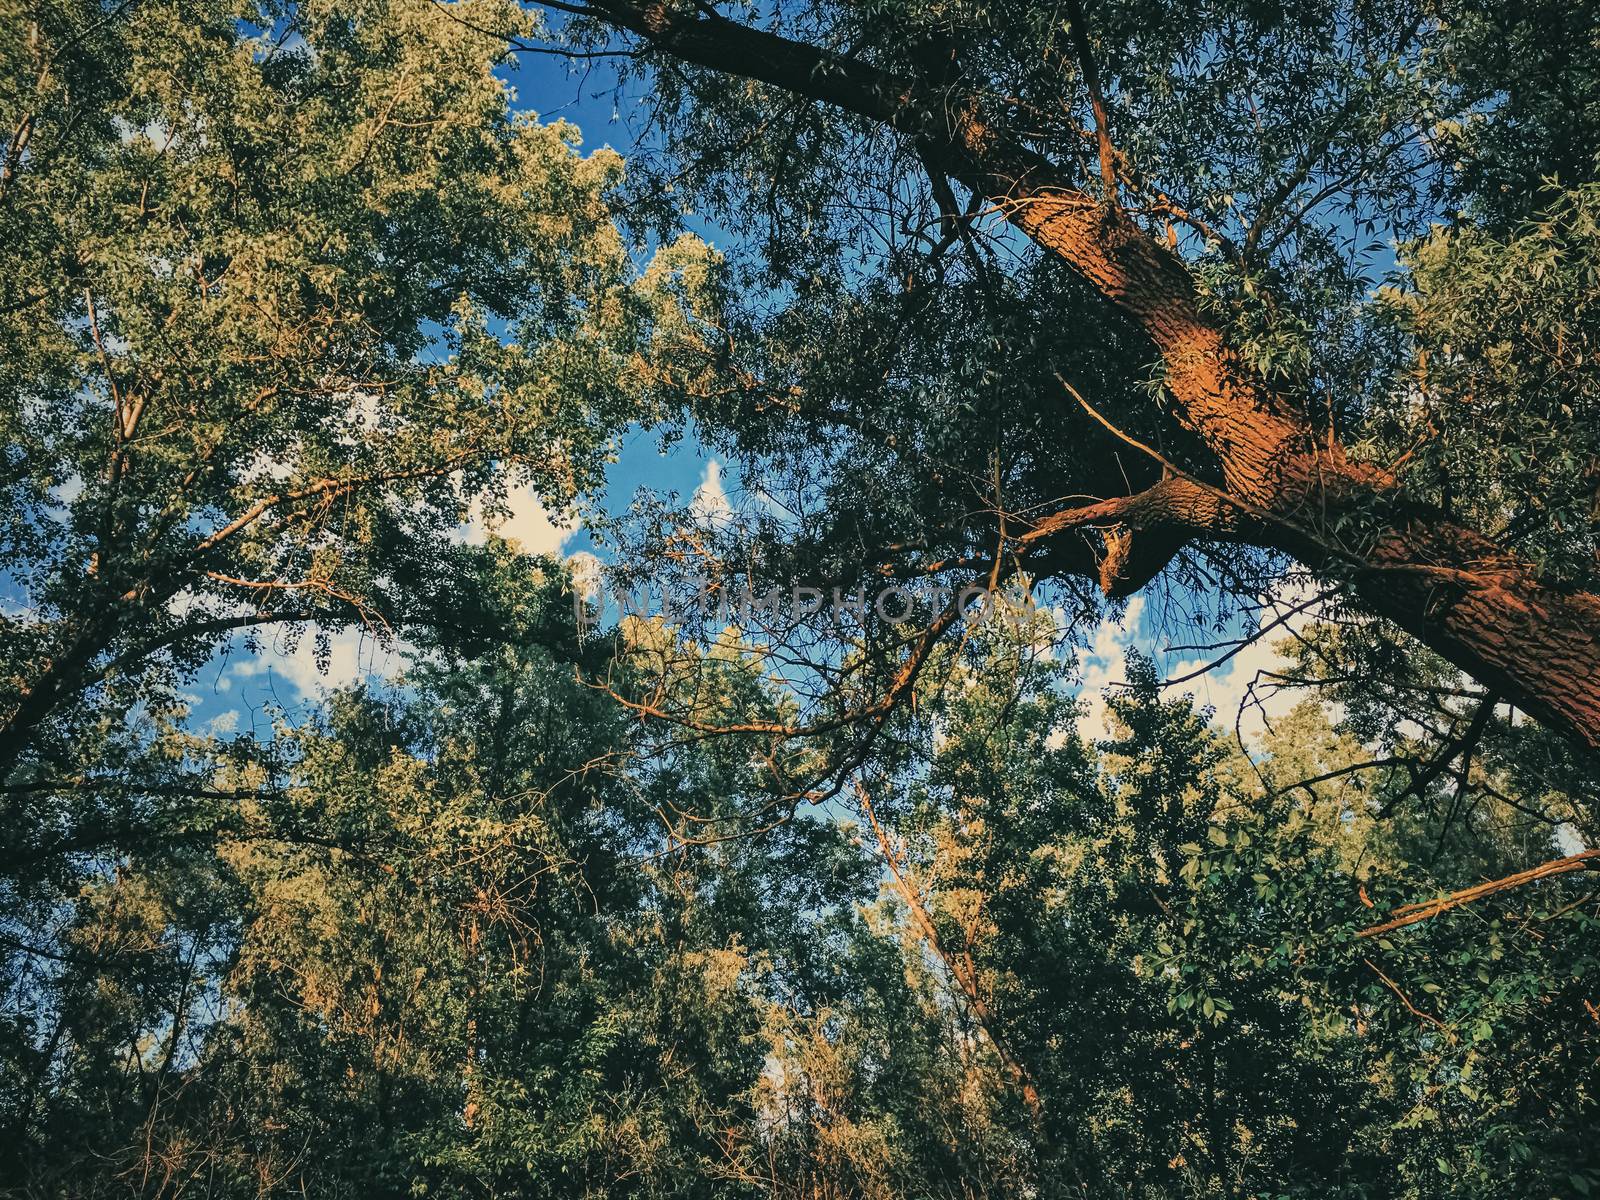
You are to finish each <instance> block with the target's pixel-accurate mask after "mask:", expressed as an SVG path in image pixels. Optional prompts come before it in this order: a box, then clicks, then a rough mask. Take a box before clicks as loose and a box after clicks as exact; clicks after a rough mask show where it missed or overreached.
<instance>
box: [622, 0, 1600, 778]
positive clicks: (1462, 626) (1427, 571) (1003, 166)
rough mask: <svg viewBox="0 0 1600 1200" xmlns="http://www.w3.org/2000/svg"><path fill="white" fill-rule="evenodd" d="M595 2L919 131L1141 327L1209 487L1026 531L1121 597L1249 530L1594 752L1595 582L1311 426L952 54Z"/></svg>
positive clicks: (1597, 677) (746, 71) (686, 45)
mask: <svg viewBox="0 0 1600 1200" xmlns="http://www.w3.org/2000/svg"><path fill="white" fill-rule="evenodd" d="M592 11H593V12H595V13H596V14H597V15H599V16H601V17H603V18H604V19H606V20H608V21H610V22H611V23H613V24H614V25H616V26H618V27H619V28H621V29H624V30H628V31H631V32H633V33H634V34H637V35H639V36H641V37H643V38H644V39H646V40H647V41H648V42H649V43H650V44H651V45H653V46H654V47H656V48H657V49H659V50H661V51H662V52H664V53H666V54H669V55H672V56H674V57H676V58H678V59H680V60H682V61H685V62H688V63H692V64H697V65H700V66H703V67H707V68H710V69H713V70H717V71H723V72H727V73H730V74H735V75H740V76H744V77H748V78H753V79H756V80H760V81H762V82H765V83H768V84H771V85H773V86H776V87H780V88H783V89H786V90H788V91H790V92H793V93H795V94H797V95H801V96H805V97H808V98H810V99H813V100H816V101H819V102H823V103H827V104H831V105H834V106H836V107H838V108H840V109H843V110H845V111H847V112H849V113H853V114H855V115H856V116H859V117H863V118H866V119H868V120H872V121H876V122H879V123H881V124H883V125H886V126H888V127H890V128H893V129H895V130H897V131H899V132H900V133H902V134H904V135H906V136H907V137H909V138H911V139H913V140H914V141H915V142H916V143H917V147H918V149H919V151H920V152H921V154H922V156H923V158H924V160H925V161H927V162H928V163H930V164H932V166H933V167H934V169H936V170H938V171H941V172H944V173H946V174H947V175H948V176H949V177H950V178H952V179H954V180H956V181H958V182H959V183H961V184H962V185H963V186H965V187H966V188H968V189H970V190H971V191H972V192H974V193H975V194H978V195H982V196H984V197H986V198H988V199H989V200H990V201H991V202H993V203H994V204H995V205H996V206H997V207H998V208H999V209H1000V210H1001V211H1002V212H1004V213H1005V215H1006V216H1007V218H1008V219H1009V220H1010V221H1011V222H1012V223H1013V224H1014V225H1016V227H1017V228H1018V229H1020V230H1021V231H1023V232H1024V233H1026V234H1027V235H1028V236H1029V237H1030V238H1032V239H1033V240H1034V241H1035V242H1036V243H1037V244H1038V245H1039V246H1041V247H1042V248H1044V249H1045V250H1048V251H1049V252H1051V253H1053V254H1055V255H1057V256H1058V257H1060V258H1061V259H1062V260H1063V261H1064V262H1065V263H1066V264H1068V265H1069V266H1070V267H1071V268H1072V269H1073V270H1074V271H1076V272H1077V273H1078V274H1079V275H1081V276H1082V277H1083V278H1084V279H1086V280H1087V281H1089V282H1090V283H1091V284H1092V285H1093V286H1094V287H1095V288H1096V289H1097V290H1098V291H1099V292H1100V293H1101V294H1102V295H1103V296H1105V297H1106V298H1107V299H1108V300H1109V301H1111V302H1112V303H1113V304H1115V305H1116V306H1118V307H1119V308H1120V309H1122V310H1123V311H1124V312H1125V313H1127V314H1128V315H1129V316H1131V317H1132V318H1133V319H1134V320H1135V321H1136V322H1137V323H1138V324H1139V326H1140V327H1141V328H1142V329H1143V330H1144V332H1145V333H1146V335H1147V336H1148V337H1149V338H1150V340H1151V342H1152V343H1153V344H1154V346H1155V348H1156V349H1157V351H1158V352H1159V354H1160V357H1161V360H1162V362H1163V365H1164V368H1165V383H1166V387H1167V389H1168V391H1169V393H1170V398H1171V403H1170V405H1169V406H1168V407H1169V411H1170V414H1171V416H1172V417H1173V418H1174V419H1175V420H1176V421H1177V422H1178V423H1179V424H1181V425H1182V426H1183V427H1185V428H1186V429H1188V430H1190V431H1192V432H1193V433H1194V434H1196V435H1197V436H1198V437H1199V439H1200V440H1201V441H1202V442H1203V443H1204V445H1205V446H1206V447H1207V449H1208V450H1209V451H1210V452H1211V454H1212V455H1213V456H1214V457H1215V464H1214V465H1215V470H1216V474H1217V477H1218V478H1220V480H1221V487H1220V488H1211V487H1209V486H1208V485H1203V484H1200V483H1199V481H1196V480H1171V479H1169V480H1164V481H1163V483H1162V484H1160V485H1157V487H1155V488H1151V489H1149V490H1148V491H1147V492H1145V493H1141V494H1139V495H1138V496H1133V497H1124V498H1121V499H1119V500H1115V501H1108V502H1107V503H1106V505H1104V506H1088V507H1087V508H1079V509H1072V510H1068V511H1067V512H1065V513H1063V514H1058V517H1057V518H1055V519H1053V522H1044V523H1041V526H1040V529H1045V530H1046V532H1039V530H1035V532H1034V533H1033V534H1032V535H1030V537H1031V540H1032V541H1034V542H1035V543H1043V542H1044V541H1045V539H1046V538H1047V537H1048V534H1049V533H1050V532H1061V531H1065V530H1078V529H1082V528H1084V527H1085V526H1088V525H1094V526H1097V527H1101V528H1103V529H1105V530H1106V531H1107V533H1108V534H1109V536H1108V537H1107V549H1108V552H1107V553H1106V554H1105V555H1104V556H1103V558H1102V560H1101V562H1100V563H1099V566H1098V570H1097V572H1096V574H1097V577H1098V581H1099V582H1100V584H1101V586H1102V587H1104V588H1106V590H1108V591H1111V592H1118V593H1125V592H1127V591H1131V590H1135V589H1136V588H1137V587H1139V586H1142V585H1143V584H1144V583H1145V582H1147V581H1148V580H1149V578H1151V577H1153V575H1154V574H1155V573H1156V572H1158V571H1159V570H1160V568H1161V566H1162V565H1163V564H1164V563H1165V562H1166V561H1167V560H1168V559H1169V558H1170V556H1171V554H1172V553H1174V552H1175V551H1176V549H1177V548H1178V547H1179V546H1181V545H1182V544H1183V542H1184V541H1185V540H1187V539H1192V538H1205V539H1213V538H1222V539H1233V540H1240V541H1247V542H1250V543H1252V544H1256V545H1260V546H1263V547H1268V548H1272V549H1277V550H1282V551H1285V552H1287V553H1289V554H1292V555H1294V556H1295V557H1297V558H1299V559H1300V560H1301V561H1303V562H1305V563H1306V564H1307V565H1309V566H1311V567H1313V568H1317V569H1324V568H1326V569H1336V570H1338V571H1341V572H1343V573H1345V574H1347V575H1348V576H1349V577H1350V578H1351V580H1352V581H1353V582H1354V585H1355V588H1356V591H1357V593H1358V595H1359V596H1360V598H1361V600H1362V601H1363V602H1364V603H1365V604H1366V605H1367V606H1368V607H1369V608H1370V609H1371V610H1372V611H1373V612H1374V613H1376V614H1378V615H1380V616H1382V617H1385V618H1388V619H1389V620H1391V621H1393V622H1394V623H1395V624H1396V625H1398V626H1400V627H1401V628H1402V629H1405V630H1406V631H1407V632H1409V633H1411V634H1413V635H1414V636H1415V637H1417V638H1418V639H1419V640H1420V641H1421V642H1423V643H1424V644H1425V645H1427V646H1429V647H1430V648H1432V649H1433V650H1435V651H1437V652H1438V653H1440V654H1441V655H1443V656H1444V657H1445V658H1446V659H1448V660H1449V661H1450V662H1452V663H1454V664H1455V665H1456V666H1458V667H1460V668H1461V669H1462V670H1464V671H1466V672H1467V673H1468V674H1470V675H1472V676H1473V677H1475V678H1476V679H1478V680H1479V681H1480V682H1481V683H1483V684H1485V685H1487V686H1488V687H1490V688H1492V689H1493V690H1495V691H1496V692H1498V693H1500V694H1501V695H1503V696H1504V697H1505V698H1506V699H1507V700H1508V701H1510V702H1511V703H1513V704H1515V705H1516V706H1517V707H1519V708H1521V709H1523V710H1525V711H1526V712H1528V713H1530V714H1532V715H1533V716H1535V717H1537V718H1538V719H1539V720H1541V721H1543V722H1545V723H1546V724H1547V725H1549V726H1550V727H1551V728H1553V729H1556V730H1558V731H1560V732H1562V733H1563V734H1565V735H1566V736H1568V737H1569V738H1571V739H1572V740H1574V741H1575V742H1577V743H1579V744H1580V745H1583V746H1585V747H1588V748H1589V749H1592V750H1600V596H1596V595H1594V594H1592V593H1587V592H1579V591H1569V590H1563V589H1562V588H1560V587H1559V586H1556V585H1552V584H1550V583H1548V582H1546V581H1544V580H1541V579H1540V577H1539V575H1538V573H1537V572H1536V571H1535V570H1534V569H1533V567H1532V566H1531V564H1529V563H1527V562H1526V561H1524V560H1522V559H1521V558H1519V557H1518V556H1517V555H1516V554H1515V553H1514V552H1513V551H1511V550H1508V549H1506V548H1503V547H1500V546H1498V545H1496V544H1495V543H1494V542H1492V541H1491V540H1490V539H1488V538H1486V537H1484V536H1483V535H1482V534H1479V533H1477V532H1475V531H1473V530H1471V529H1468V528H1465V527H1463V526H1460V525H1458V524H1455V523H1453V522H1452V521H1450V520H1449V519H1448V518H1446V517H1445V516H1444V515H1443V514H1441V513H1435V512H1424V511H1419V510H1417V509H1415V508H1414V507H1411V506H1408V505H1407V504H1406V503H1405V501H1404V498H1403V497H1402V496H1401V495H1400V489H1399V486H1398V482H1397V481H1396V480H1395V479H1394V478H1393V477H1392V476H1390V475H1389V474H1387V473H1386V472H1384V471H1382V470H1380V469H1378V468H1375V467H1372V466H1370V465H1367V464H1363V463H1359V462H1355V461H1352V460H1351V459H1350V458H1349V457H1348V456H1347V455H1346V453H1345V452H1344V450H1343V448H1342V447H1341V446H1340V445H1339V443H1338V442H1337V441H1335V440H1333V439H1329V438H1319V437H1317V436H1316V435H1315V433H1314V431H1313V430H1312V427H1311V424H1310V422H1309V421H1307V420H1306V419H1305V417H1304V414H1302V413H1301V412H1300V411H1299V410H1298V408H1297V406H1296V405H1295V404H1294V403H1293V402H1292V401H1291V400H1289V399H1288V398H1286V397H1284V396H1282V395H1279V394H1276V393H1275V392H1274V391H1272V389H1270V388H1268V387H1267V386H1265V385H1264V384H1263V383H1262V382H1261V381H1260V380H1259V379H1257V378H1255V377H1254V376H1253V375H1252V374H1251V373H1250V371H1249V370H1248V369H1247V368H1246V367H1245V365H1244V364H1243V363H1242V362H1241V361H1240V359H1239V357H1238V355H1237V353H1236V352H1235V351H1234V350H1233V349H1232V348H1231V347H1230V346H1229V344H1228V342H1227V339H1226V338H1225V337H1224V336H1223V334H1222V332H1221V331H1220V330H1219V329H1217V328H1216V326H1215V325H1214V324H1213V323H1212V322H1210V321H1209V320H1208V319H1207V318H1206V317H1205V315H1204V313H1202V311H1201V308H1200V305H1199V301H1198V297H1197V294H1196V291H1195V287H1194V282H1193V279H1192V277H1191V276H1190V274H1189V271H1188V269H1187V267H1186V266H1185V265H1184V263H1183V261H1182V259H1181V258H1180V257H1179V256H1178V255H1177V254H1176V253H1175V252H1174V251H1173V250H1172V249H1170V248H1169V247H1168V246H1166V245H1164V244H1163V243H1161V242H1159V241H1157V240H1156V239H1154V238H1152V237H1151V236H1149V235H1148V234H1147V233H1145V232H1144V231H1143V230H1142V229H1140V228H1138V227H1137V226H1136V225H1135V224H1134V223H1133V222H1132V221H1131V220H1129V219H1128V218H1127V217H1125V216H1124V215H1123V214H1121V213H1120V212H1119V211H1118V210H1117V209H1116V208H1115V207H1114V206H1111V205H1108V204H1107V203H1106V202H1105V201H1104V200H1103V199H1101V198H1098V197H1096V196H1093V195H1091V194H1089V193H1088V192H1087V191H1085V190H1084V189H1083V187H1082V186H1080V185H1079V184H1078V182H1077V181H1076V180H1075V179H1074V178H1073V176H1072V175H1071V174H1070V173H1069V172H1068V171H1066V170H1064V169H1062V168H1060V167H1058V166H1057V165H1056V164H1054V163H1053V162H1051V161H1050V160H1049V159H1047V158H1045V157H1044V156H1042V155H1040V154H1038V153H1037V152H1035V151H1033V150H1032V149H1031V148H1029V147H1028V146H1026V145H1024V144H1023V143H1022V142H1021V141H1020V139H1017V138H1015V137H1012V136H1010V135H1009V134H1008V133H1007V131H1005V130H1004V129H1001V128H997V127H996V126H995V125H993V124H992V123H990V122H989V121H988V120H987V119H986V118H985V116H984V113H983V110H982V106H981V104H980V102H979V100H978V98H977V96H976V95H974V94H972V93H970V92H967V91H964V90H963V88H962V85H961V83H960V72H959V69H957V68H956V67H955V66H954V65H953V60H952V62H950V63H946V64H945V65H944V67H942V68H941V69H939V70H936V71H935V70H930V71H928V72H927V74H926V77H925V78H913V77H910V76H902V75H898V74H894V73H891V72H888V71H885V70H883V69H881V68H878V67H876V66H873V65H871V64H868V63H864V62H861V61H860V60H857V59H854V58H851V57H848V56H845V55H840V54H835V53H833V52H831V51H828V50H825V49H821V48H819V47H816V46H812V45H809V44H806V43H802V42H797V41H794V40H792V39H788V38H784V37H781V36H779V35H776V34H772V33H768V32H765V31H762V30H758V29H753V28H750V27H748V26H744V25H741V24H739V23H737V22H735V21H731V20H728V19H727V18H724V17H721V16H717V15H714V14H711V13H709V12H707V11H706V10H704V9H702V10H701V12H700V15H694V14H693V13H691V12H690V11H688V10H686V9H681V8H675V7H672V6H669V5H667V4H663V3H650V4H627V3H610V2H606V0H602V2H601V3H598V4H596V5H594V6H593V8H592ZM1108 182H1109V181H1108ZM1357 512H1359V513H1361V514H1363V516H1364V517H1366V518H1368V520H1367V521H1366V522H1365V526H1366V528H1368V529H1369V530H1370V529H1371V528H1373V527H1374V525H1376V528H1377V533H1376V534H1369V535H1368V536H1367V538H1366V542H1365V544H1362V545H1355V546H1352V545H1346V544H1343V542H1342V541H1341V533H1340V529H1341V527H1342V524H1343V521H1342V519H1343V518H1346V517H1348V516H1350V515H1351V514H1354V513H1357ZM1372 518H1376V520H1375V521H1374V520H1372Z"/></svg>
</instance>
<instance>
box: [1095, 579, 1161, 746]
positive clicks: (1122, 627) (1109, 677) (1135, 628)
mask: <svg viewBox="0 0 1600 1200" xmlns="http://www.w3.org/2000/svg"><path fill="white" fill-rule="evenodd" d="M1143 616H1144V597H1143V596H1135V597H1134V598H1133V599H1131V600H1129V601H1128V611H1127V612H1125V613H1124V614H1123V616H1122V620H1120V621H1101V622H1100V627H1099V628H1098V629H1096V630H1095V632H1094V640H1093V641H1092V642H1090V643H1089V646H1088V648H1087V649H1085V650H1084V652H1083V655H1082V658H1081V662H1082V664H1083V690H1082V692H1081V693H1080V700H1081V701H1082V707H1083V713H1082V715H1081V716H1079V718H1078V729H1079V730H1080V731H1081V733H1082V734H1083V736H1084V738H1085V739H1087V740H1090V741H1092V740H1094V739H1095V738H1098V737H1100V736H1101V735H1102V734H1104V733H1105V732H1106V717H1107V710H1106V701H1105V694H1104V693H1105V690H1106V689H1107V688H1109V687H1115V686H1117V685H1118V684H1122V683H1126V682H1127V681H1128V664H1127V653H1128V650H1129V648H1131V647H1133V646H1136V645H1138V646H1140V648H1141V649H1144V650H1145V651H1146V652H1148V650H1149V647H1148V646H1147V645H1141V642H1142V641H1144V640H1146V639H1141V638H1140V636H1139V622H1140V620H1141V618H1142V617H1143Z"/></svg>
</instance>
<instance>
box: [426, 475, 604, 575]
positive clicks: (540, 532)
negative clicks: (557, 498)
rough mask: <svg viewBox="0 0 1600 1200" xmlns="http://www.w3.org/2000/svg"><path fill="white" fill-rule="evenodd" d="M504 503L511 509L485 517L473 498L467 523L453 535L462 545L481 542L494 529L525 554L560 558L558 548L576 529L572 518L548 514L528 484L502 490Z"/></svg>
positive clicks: (480, 504)
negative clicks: (504, 494)
mask: <svg viewBox="0 0 1600 1200" xmlns="http://www.w3.org/2000/svg"><path fill="white" fill-rule="evenodd" d="M506 505H507V507H508V508H509V509H510V510H511V511H510V515H509V516H503V517H489V516H487V515H485V513H484V511H483V501H482V499H481V498H479V499H476V500H474V501H473V502H472V507H471V509H470V511H469V513H468V516H467V523H466V524H465V525H462V526H460V527H458V529H457V530H456V536H457V537H458V538H459V539H460V540H461V541H462V542H464V543H465V544H466V545H469V546H481V545H483V544H484V543H485V542H486V541H488V540H489V535H490V534H491V533H494V534H498V535H499V536H500V537H503V538H505V539H506V540H507V541H510V542H516V543H517V544H518V545H519V546H521V547H522V549H523V551H524V552H525V553H527V554H548V555H550V556H552V557H554V558H560V557H561V548H562V547H563V546H565V545H566V543H567V542H568V540H570V539H571V537H572V535H573V534H574V533H576V532H577V531H578V523H577V521H576V520H574V519H573V518H571V517H570V516H567V515H563V514H552V513H551V512H550V510H549V509H547V508H545V506H544V505H543V504H542V503H540V501H539V497H538V496H537V495H535V494H534V490H533V488H531V487H529V486H526V485H524V486H522V487H513V488H510V489H509V490H508V491H507V492H506Z"/></svg>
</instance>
